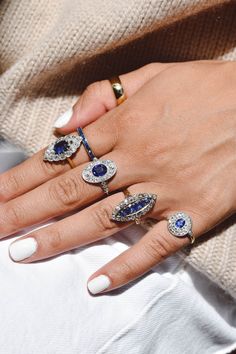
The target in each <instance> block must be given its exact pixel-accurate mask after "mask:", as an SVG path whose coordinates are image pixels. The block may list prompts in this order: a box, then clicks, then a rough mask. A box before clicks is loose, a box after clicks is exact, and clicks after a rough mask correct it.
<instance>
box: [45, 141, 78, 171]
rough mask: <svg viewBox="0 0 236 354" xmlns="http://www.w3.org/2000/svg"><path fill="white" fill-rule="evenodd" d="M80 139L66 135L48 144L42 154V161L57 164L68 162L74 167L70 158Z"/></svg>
mask: <svg viewBox="0 0 236 354" xmlns="http://www.w3.org/2000/svg"><path fill="white" fill-rule="evenodd" d="M81 142H82V139H81V137H80V136H78V135H66V136H63V137H61V138H58V139H57V140H56V141H54V142H53V143H52V144H50V145H49V146H48V147H47V149H46V150H45V153H44V158H43V159H44V161H49V162H58V161H63V160H68V162H69V163H70V166H71V167H73V168H74V167H75V165H74V163H73V161H72V160H71V159H70V157H71V156H72V155H73V154H74V153H75V152H76V151H77V150H78V149H79V147H80V145H81Z"/></svg>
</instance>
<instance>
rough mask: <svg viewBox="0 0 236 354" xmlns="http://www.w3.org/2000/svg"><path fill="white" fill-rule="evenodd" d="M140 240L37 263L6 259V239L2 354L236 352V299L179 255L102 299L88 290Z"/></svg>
mask: <svg viewBox="0 0 236 354" xmlns="http://www.w3.org/2000/svg"><path fill="white" fill-rule="evenodd" d="M15 153H16V152H14V155H13V156H15ZM8 154H10V150H9V151H8ZM3 156H4V153H3V152H2V154H0V158H1V161H0V166H1V170H3V169H4V165H3V160H4V161H6V158H5V159H3ZM8 157H9V155H8ZM17 158H19V155H18V156H17ZM7 160H8V159H7ZM142 235H143V230H141V229H140V228H139V227H137V226H135V227H131V228H129V229H128V230H126V231H125V232H122V233H119V235H116V236H113V237H110V238H107V239H106V240H104V241H102V242H97V243H95V244H93V245H90V246H87V247H83V248H80V249H77V250H74V251H71V252H67V253H66V254H63V255H60V256H58V257H55V258H53V259H50V260H46V261H41V262H37V263H32V264H17V263H14V262H12V261H11V260H10V258H9V257H8V246H9V244H10V242H12V241H13V240H14V239H15V238H16V237H13V238H9V239H6V240H2V241H1V247H0V282H1V296H0V319H1V321H0V353H1V354H54V353H55V354H95V353H96V354H124V353H128V354H172V353H173V354H185V353H186V354H189V353H191V354H194V353H196V354H199V353H201V354H205V353H206V354H211V353H214V354H223V353H229V352H230V350H233V349H236V302H235V301H234V300H232V299H231V298H230V297H229V296H227V295H226V294H224V293H223V291H222V290H221V289H219V288H218V287H216V286H215V285H214V284H213V283H211V282H210V281H209V280H208V279H206V278H205V277H204V276H202V275H201V274H200V273H197V272H196V271H195V270H194V269H192V268H191V267H190V266H189V265H186V264H185V262H184V260H183V259H181V258H180V257H179V256H178V255H174V256H171V257H169V258H168V259H167V260H166V261H165V262H163V263H162V264H160V265H158V266H156V267H155V269H153V271H151V272H150V273H148V274H146V275H145V276H144V277H142V279H139V280H138V281H135V282H134V283H133V284H131V285H130V286H126V287H125V288H122V289H119V290H116V291H114V292H112V293H110V294H107V295H102V296H91V295H90V294H89V293H88V292H87V289H86V283H87V279H88V277H89V276H90V275H91V274H92V273H93V272H95V271H96V270H97V269H98V268H99V267H101V266H102V265H103V264H105V263H107V262H108V261H109V260H111V259H112V258H114V257H116V256H117V255H118V254H119V253H120V252H122V251H124V250H125V249H126V248H127V247H129V246H130V245H132V244H133V243H135V242H137V240H138V239H139V238H140V237H142Z"/></svg>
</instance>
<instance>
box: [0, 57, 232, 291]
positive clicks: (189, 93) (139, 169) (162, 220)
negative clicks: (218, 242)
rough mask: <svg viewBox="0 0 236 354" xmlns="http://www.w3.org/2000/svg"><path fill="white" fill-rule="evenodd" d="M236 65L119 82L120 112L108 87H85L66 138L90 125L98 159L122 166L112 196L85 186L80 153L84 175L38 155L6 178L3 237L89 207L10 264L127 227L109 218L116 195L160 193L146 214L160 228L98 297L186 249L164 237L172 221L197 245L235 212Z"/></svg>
mask: <svg viewBox="0 0 236 354" xmlns="http://www.w3.org/2000/svg"><path fill="white" fill-rule="evenodd" d="M235 66H236V64H235V63H233V62H232V63H229V62H228V63H223V62H213V61H202V62H187V63H181V64H175V63H173V64H151V65H148V66H146V67H143V68H141V69H139V70H137V71H135V72H132V73H129V74H127V75H123V76H121V81H122V82H123V85H124V88H125V91H126V94H127V96H128V100H127V101H126V102H124V103H123V104H122V105H121V106H119V107H115V104H116V102H115V99H114V95H113V92H112V90H111V87H110V85H109V83H108V81H103V82H100V83H96V84H93V85H92V86H91V87H89V88H88V90H86V91H85V92H84V94H83V95H82V97H81V98H80V100H79V101H78V103H77V104H76V105H75V107H74V114H73V117H72V119H71V121H70V122H69V124H68V125H67V126H66V127H64V128H63V129H61V131H62V132H63V133H69V132H72V131H73V130H75V128H76V127H77V126H85V125H86V127H85V129H84V131H85V133H86V136H87V137H88V140H89V142H90V144H91V145H92V147H93V149H94V152H95V154H96V155H97V156H99V157H101V156H102V157H103V158H105V159H111V160H113V161H115V163H116V164H117V166H118V172H117V174H116V175H115V177H114V178H113V179H112V180H111V181H110V182H109V189H110V191H112V192H113V193H114V194H112V195H110V196H108V197H106V198H104V199H102V200H99V199H100V198H101V197H102V196H103V194H102V191H101V188H100V186H94V185H91V184H87V183H85V182H84V181H83V180H82V178H81V172H82V170H83V169H84V167H85V166H86V165H87V162H88V157H87V154H86V152H85V151H84V148H83V147H81V148H80V151H79V152H78V153H77V154H76V156H75V157H74V161H75V163H76V165H77V166H78V167H76V168H75V169H73V170H71V169H70V167H69V166H68V164H51V163H45V162H43V152H44V151H40V152H39V153H37V154H36V155H35V156H33V157H32V158H31V159H29V160H27V161H25V162H24V163H23V164H21V165H19V166H18V167H15V168H14V169H12V170H10V171H8V172H7V173H5V174H3V175H1V176H0V200H1V201H3V202H4V204H2V205H1V208H0V225H1V227H0V231H1V237H2V238H3V237H6V236H7V235H9V234H12V233H14V232H16V231H18V230H20V229H22V228H24V227H26V226H29V225H32V224H35V223H38V222H41V221H44V220H47V219H49V218H52V217H54V216H57V215H64V214H65V213H68V212H70V211H72V210H75V209H77V208H80V209H81V208H83V209H82V210H81V211H80V212H78V213H75V214H73V215H71V216H68V217H66V218H64V219H63V220H60V221H58V222H57V223H55V224H53V225H50V226H48V227H46V228H43V229H41V230H36V231H33V232H32V233H30V234H29V235H27V236H24V237H21V238H20V239H19V240H17V241H14V242H13V243H12V246H11V247H10V255H11V257H12V258H14V259H15V260H17V261H20V262H22V263H29V262H33V261H36V260H39V259H44V258H48V257H51V256H54V255H57V254H60V253H62V252H65V251H68V250H70V249H74V248H77V247H79V246H81V245H85V244H89V243H92V242H94V241H97V240H99V239H102V238H105V237H107V236H110V235H112V234H114V233H115V232H117V231H118V230H120V229H122V228H125V227H127V226H128V225H130V223H122V224H121V223H116V222H113V221H111V220H110V217H111V213H112V210H113V208H114V207H115V206H116V205H117V204H118V203H119V202H120V201H122V200H123V199H124V195H123V193H122V192H118V190H121V189H124V188H125V187H128V189H129V191H130V193H131V194H135V193H142V192H149V193H154V194H157V196H158V200H157V203H156V205H155V207H154V208H153V210H152V211H151V212H150V213H149V215H148V216H149V217H151V218H154V219H156V220H158V223H157V224H156V226H155V227H153V228H152V229H151V230H150V231H149V232H147V234H146V235H145V236H144V237H143V238H142V239H141V240H140V241H139V242H138V243H136V244H135V245H134V246H132V247H131V248H129V249H128V250H126V251H125V252H123V253H122V254H121V255H119V256H118V257H117V258H115V259H114V260H112V261H111V262H109V263H108V264H106V265H104V266H103V267H102V268H101V269H99V270H98V271H97V272H96V273H94V274H93V275H92V276H91V277H90V279H89V281H91V280H93V281H92V282H91V283H89V285H88V286H89V289H90V290H91V291H92V292H93V293H95V292H98V291H102V292H104V291H110V290H112V289H115V288H117V287H120V286H122V285H124V284H126V283H128V282H129V281H131V280H133V279H136V278H137V277H139V276H141V275H142V274H144V273H146V272H147V271H148V270H149V269H150V268H152V267H153V266H154V265H156V264H157V263H159V262H161V261H162V260H163V259H165V258H166V257H168V256H169V255H171V254H173V253H175V252H176V251H177V250H179V249H181V248H182V247H183V246H185V245H187V244H188V243H189V239H188V238H187V237H186V238H177V237H174V236H172V235H171V234H170V233H169V232H168V230H167V221H166V218H167V217H168V216H169V215H170V214H172V213H174V212H176V211H179V210H181V211H185V212H186V213H188V214H189V215H190V217H191V218H192V220H193V233H194V235H195V236H196V237H198V236H200V235H202V234H204V233H205V232H206V231H208V230H209V229H211V228H213V227H214V226H215V225H216V224H217V223H219V222H221V221H222V220H223V219H225V218H226V217H228V216H230V215H231V214H233V213H234V212H235V205H236V201H235V198H236V193H235V192H236V191H235V189H236V185H235V183H234V179H235V177H234V176H235V173H236V154H235V151H236V138H235V137H236V114H235V113H236V112H235V91H236V74H235ZM107 111H108V112H107ZM106 112H107V113H106ZM98 118H99V119H98ZM89 123H90V124H89ZM225 186H227V188H225ZM88 205H90V206H88ZM86 206H87V207H86ZM98 276H100V277H99V278H97V277H98ZM94 278H97V279H96V280H94Z"/></svg>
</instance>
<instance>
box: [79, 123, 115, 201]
mask: <svg viewBox="0 0 236 354" xmlns="http://www.w3.org/2000/svg"><path fill="white" fill-rule="evenodd" d="M77 132H78V134H79V137H80V138H81V141H82V144H83V146H84V148H85V150H86V152H87V154H88V156H89V158H90V160H91V162H90V164H89V165H88V166H87V167H85V168H84V170H83V172H82V177H83V180H84V181H85V182H87V183H95V184H96V183H100V186H101V188H102V190H103V192H104V193H105V194H107V195H108V194H109V189H108V184H107V181H108V180H109V179H110V178H112V177H113V176H114V175H115V174H116V171H117V167H116V164H115V163H114V162H113V161H111V160H100V159H98V158H97V157H96V155H95V154H94V152H93V150H92V148H91V147H90V145H89V143H88V140H87V138H86V137H85V135H84V132H83V129H82V128H80V127H79V128H77Z"/></svg>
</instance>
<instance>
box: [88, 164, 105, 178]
mask: <svg viewBox="0 0 236 354" xmlns="http://www.w3.org/2000/svg"><path fill="white" fill-rule="evenodd" d="M92 173H93V175H94V176H95V177H102V176H104V175H105V174H106V173H107V166H106V165H103V164H102V163H100V164H98V165H95V166H94V167H93V168H92Z"/></svg>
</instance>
